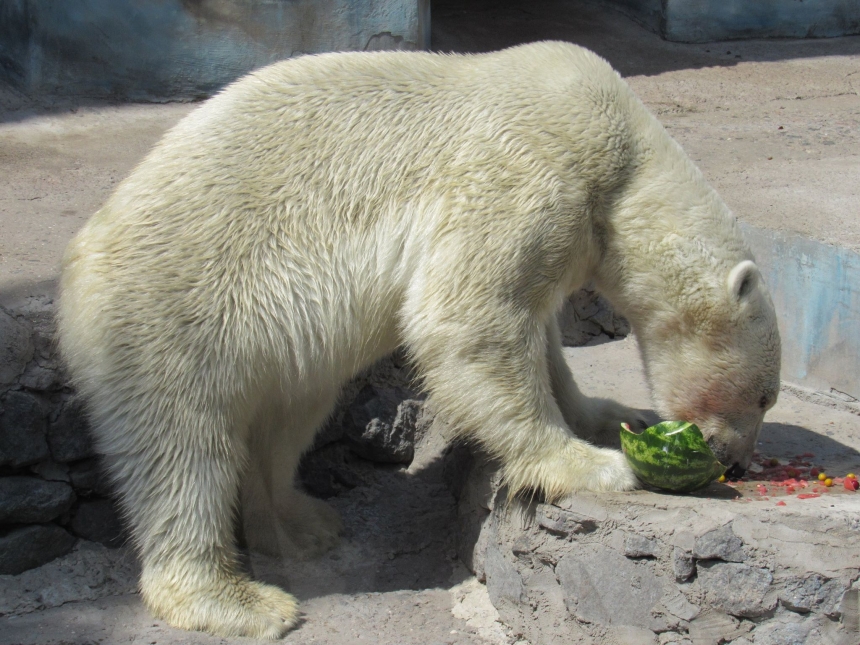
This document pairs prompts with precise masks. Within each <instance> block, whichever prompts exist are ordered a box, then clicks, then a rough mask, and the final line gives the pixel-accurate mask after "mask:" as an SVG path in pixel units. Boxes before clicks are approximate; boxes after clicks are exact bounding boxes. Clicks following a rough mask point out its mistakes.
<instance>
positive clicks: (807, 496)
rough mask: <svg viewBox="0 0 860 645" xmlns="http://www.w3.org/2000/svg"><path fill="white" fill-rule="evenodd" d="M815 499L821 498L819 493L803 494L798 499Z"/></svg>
mask: <svg viewBox="0 0 860 645" xmlns="http://www.w3.org/2000/svg"><path fill="white" fill-rule="evenodd" d="M813 497H821V495H819V494H818V493H801V494H800V495H798V496H797V499H812V498H813Z"/></svg>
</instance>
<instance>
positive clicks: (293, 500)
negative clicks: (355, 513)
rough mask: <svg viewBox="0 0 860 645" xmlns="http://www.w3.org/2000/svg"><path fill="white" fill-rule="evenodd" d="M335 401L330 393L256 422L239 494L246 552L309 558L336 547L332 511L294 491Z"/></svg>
mask: <svg viewBox="0 0 860 645" xmlns="http://www.w3.org/2000/svg"><path fill="white" fill-rule="evenodd" d="M335 400H336V396H335V395H334V394H331V395H327V396H317V397H315V398H314V400H313V401H305V402H303V403H302V404H301V405H296V404H294V405H292V406H290V407H288V406H287V405H286V404H275V405H273V406H271V408H270V410H269V411H268V412H267V413H266V414H265V416H264V417H262V418H261V420H260V423H259V427H258V429H257V430H256V431H255V434H254V437H253V439H252V441H251V455H250V463H249V472H248V475H247V478H246V483H245V485H244V486H243V489H242V517H243V529H244V532H245V539H246V542H247V544H248V546H249V548H250V549H251V550H252V551H258V552H260V553H265V554H266V555H271V556H278V557H280V556H290V557H299V558H310V557H315V556H317V555H320V554H322V553H324V552H326V551H328V550H330V549H332V548H333V547H335V546H336V545H337V543H338V540H339V537H338V536H339V534H340V532H341V529H342V523H341V521H340V516H339V515H338V513H337V511H335V510H334V509H333V508H332V507H331V506H330V505H329V504H327V503H326V502H324V501H322V500H320V499H317V498H315V497H311V496H310V495H307V494H305V493H304V492H302V491H300V490H298V489H297V488H296V486H295V476H296V469H297V467H298V463H299V460H300V458H301V455H302V453H303V452H304V451H305V450H306V449H307V447H308V446H309V445H311V443H312V442H313V438H314V436H315V434H316V431H317V429H318V428H319V426H320V425H322V423H324V421H325V419H326V418H327V417H328V415H329V414H330V412H331V409H332V407H333V406H334V402H335Z"/></svg>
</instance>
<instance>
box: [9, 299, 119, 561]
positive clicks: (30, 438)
mask: <svg viewBox="0 0 860 645" xmlns="http://www.w3.org/2000/svg"><path fill="white" fill-rule="evenodd" d="M53 304H54V303H53V301H52V300H50V299H47V298H32V299H29V300H28V301H26V302H25V303H24V305H23V306H21V307H19V308H17V309H15V310H12V311H10V310H8V309H5V308H0V574H16V573H21V572H22V571H25V570H27V569H30V568H32V567H36V566H39V565H41V564H43V563H45V562H48V561H50V560H52V559H54V558H56V557H58V556H61V555H64V554H66V553H68V552H69V551H71V549H72V547H73V546H74V545H75V542H76V540H77V538H84V539H87V540H94V541H96V542H101V543H103V544H106V545H109V546H119V545H120V544H122V542H123V541H124V537H123V532H122V527H121V523H120V522H119V519H118V517H117V513H116V511H115V508H114V505H113V503H112V502H111V501H110V500H109V499H108V496H109V487H108V486H107V483H106V482H105V480H104V478H103V477H102V476H101V471H100V468H99V461H98V458H97V457H96V455H95V451H94V449H93V445H92V442H91V440H90V437H89V434H88V432H87V424H86V419H85V416H84V414H83V411H82V409H81V407H80V405H79V403H78V402H77V401H76V400H75V397H74V393H73V392H72V391H71V389H70V388H69V387H68V385H67V384H66V382H65V378H64V375H63V371H62V369H61V367H60V361H59V357H58V355H57V351H56V343H55V341H54V329H55V326H54V320H53V312H54V306H53Z"/></svg>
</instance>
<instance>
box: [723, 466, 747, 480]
mask: <svg viewBox="0 0 860 645" xmlns="http://www.w3.org/2000/svg"><path fill="white" fill-rule="evenodd" d="M746 471H747V469H746V468H741V467H740V466H739V465H738V464H737V463H735V464H732V467H731V468H729V469H728V470H727V471H726V479H740V478H741V477H743V476H744V473H745V472H746Z"/></svg>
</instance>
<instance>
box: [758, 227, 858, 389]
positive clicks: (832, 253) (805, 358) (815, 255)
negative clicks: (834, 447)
mask: <svg viewBox="0 0 860 645" xmlns="http://www.w3.org/2000/svg"><path fill="white" fill-rule="evenodd" d="M742 228H743V230H744V234H745V236H746V238H747V241H748V242H749V243H750V246H751V247H752V250H753V253H754V254H755V256H756V261H757V262H758V264H759V266H760V267H761V269H762V273H763V274H764V276H765V280H766V281H767V284H768V287H769V288H770V291H771V294H772V296H773V300H774V305H775V306H776V310H777V315H778V317H779V324H780V334H781V336H782V350H783V351H782V375H783V379H784V380H785V381H788V382H789V383H794V384H797V385H802V386H805V387H808V388H811V389H814V390H817V391H820V392H824V393H830V394H832V395H834V396H836V398H840V399H842V400H848V399H846V398H845V395H848V396H849V397H851V398H853V399H858V400H860V255H858V254H857V253H853V252H852V251H848V250H846V249H842V248H839V247H834V246H829V245H827V244H822V243H821V242H816V241H814V240H809V239H806V238H803V237H799V236H797V235H791V234H786V233H780V232H777V231H770V230H765V229H759V228H755V227H753V226H749V225H745V224H744V225H742ZM831 390H834V391H831Z"/></svg>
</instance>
